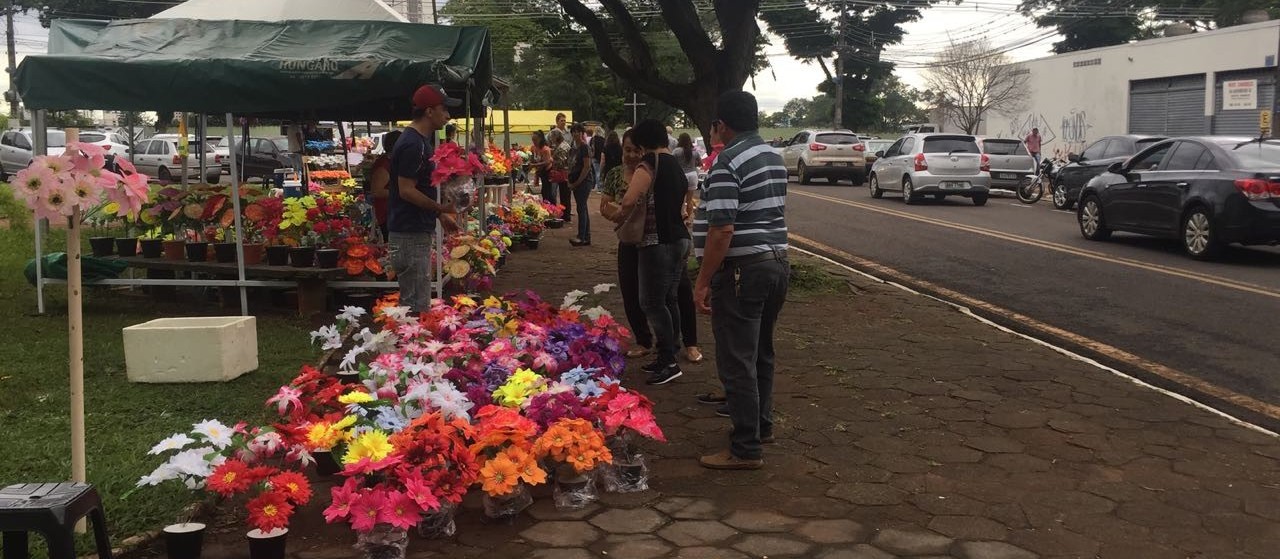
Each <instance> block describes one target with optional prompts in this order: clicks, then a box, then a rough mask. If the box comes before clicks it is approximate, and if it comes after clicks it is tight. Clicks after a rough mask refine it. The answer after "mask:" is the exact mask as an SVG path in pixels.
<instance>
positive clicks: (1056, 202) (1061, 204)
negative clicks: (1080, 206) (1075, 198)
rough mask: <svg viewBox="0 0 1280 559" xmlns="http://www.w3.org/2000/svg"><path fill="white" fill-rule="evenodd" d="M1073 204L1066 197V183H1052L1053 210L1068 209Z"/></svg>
mask: <svg viewBox="0 0 1280 559" xmlns="http://www.w3.org/2000/svg"><path fill="white" fill-rule="evenodd" d="M1074 205H1075V204H1073V203H1071V201H1070V200H1068V199H1067V185H1065V184H1062V183H1057V184H1055V185H1053V208H1054V209H1055V210H1069V209H1071V206H1074Z"/></svg>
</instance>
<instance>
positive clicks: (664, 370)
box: [618, 119, 691, 384]
mask: <svg viewBox="0 0 1280 559" xmlns="http://www.w3.org/2000/svg"><path fill="white" fill-rule="evenodd" d="M631 132H632V139H633V141H634V143H635V144H636V146H638V147H639V148H641V149H643V150H644V152H645V155H644V156H643V157H642V159H641V163H640V164H639V166H638V167H637V168H636V170H635V172H634V173H633V175H632V177H631V181H630V183H629V184H628V185H627V192H626V194H625V195H624V196H623V197H622V204H621V208H620V210H619V211H620V212H621V214H622V215H623V216H625V217H624V218H623V219H622V222H621V224H620V225H619V226H618V234H619V236H618V239H619V241H621V242H624V243H628V244H635V245H638V246H639V250H638V253H639V254H638V262H639V265H638V275H639V278H640V282H639V283H640V286H639V287H640V307H641V308H642V309H644V313H645V317H646V318H647V319H648V321H649V326H650V327H651V328H652V329H653V333H654V337H655V338H656V340H655V341H656V342H657V343H656V345H657V350H658V355H657V358H656V359H654V361H653V362H652V363H649V364H648V365H645V366H644V367H643V368H642V370H643V371H644V372H646V373H649V379H648V380H647V381H646V382H648V384H666V383H668V382H670V381H672V380H674V379H676V378H678V377H679V376H680V375H681V374H683V372H682V371H681V370H680V364H679V363H678V362H677V361H676V343H677V342H676V339H677V336H679V333H680V331H679V329H680V324H679V317H680V307H679V303H678V296H677V295H678V292H679V285H680V276H681V275H682V274H683V272H684V269H685V266H686V265H687V259H686V255H688V253H689V248H690V246H691V241H690V237H689V229H688V228H687V227H686V226H685V223H684V217H683V208H684V201H685V195H686V193H687V192H688V189H689V184H688V182H687V181H686V180H685V178H684V171H682V170H681V168H680V163H679V162H678V161H677V160H676V159H675V157H673V156H672V155H671V151H670V150H669V149H668V147H667V131H666V128H665V127H663V125H662V123H661V122H658V121H657V120H653V119H649V120H645V121H643V122H641V123H640V124H638V125H636V127H635V128H634V129H633V130H632V131H631ZM637 231H638V232H639V234H637Z"/></svg>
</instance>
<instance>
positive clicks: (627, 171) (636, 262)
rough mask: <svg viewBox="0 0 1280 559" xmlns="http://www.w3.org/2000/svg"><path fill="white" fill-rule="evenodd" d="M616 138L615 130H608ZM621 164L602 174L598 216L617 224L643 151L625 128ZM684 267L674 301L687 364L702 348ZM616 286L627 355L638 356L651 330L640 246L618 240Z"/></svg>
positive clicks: (649, 345) (648, 346)
mask: <svg viewBox="0 0 1280 559" xmlns="http://www.w3.org/2000/svg"><path fill="white" fill-rule="evenodd" d="M610 136H611V137H616V136H617V133H616V132H615V133H611V134H610ZM620 147H621V150H622V156H621V158H620V159H621V164H620V165H618V166H616V167H614V168H612V169H610V170H609V172H608V173H606V174H605V176H604V181H603V182H604V184H603V186H601V188H600V194H601V196H600V215H603V216H604V218H605V219H608V220H609V221H612V222H614V223H621V222H622V220H623V217H624V216H625V214H623V213H621V209H622V208H621V206H620V205H619V204H620V203H621V202H622V198H623V196H625V195H626V193H627V185H628V184H629V183H630V182H631V177H632V176H633V175H634V174H635V169H636V167H637V166H638V165H639V164H640V157H641V156H642V155H643V154H644V152H643V150H641V149H640V148H639V147H637V146H636V144H635V142H634V140H633V139H632V138H631V131H630V130H628V131H627V132H626V133H624V134H623V135H622V141H621V143H620ZM688 269H689V268H688V266H685V269H684V272H682V273H681V275H680V286H679V288H678V289H679V292H678V293H677V297H678V299H677V301H676V304H677V305H679V307H680V337H681V339H682V341H683V343H684V351H683V355H682V357H683V358H684V359H685V361H688V362H690V363H701V362H702V360H703V356H702V350H701V349H699V348H698V311H697V309H696V308H694V305H693V282H692V281H690V280H689V272H688ZM618 289H619V291H621V292H622V308H623V310H624V311H625V313H626V315H627V324H628V325H630V326H631V335H632V337H633V338H634V339H635V342H636V347H634V348H632V349H631V350H629V351H628V352H627V357H628V358H633V359H634V358H639V357H644V356H646V355H649V354H650V353H652V352H653V331H652V330H650V329H649V322H648V319H647V318H646V317H645V315H644V309H643V308H641V307H640V248H639V247H638V246H636V245H631V244H625V243H618Z"/></svg>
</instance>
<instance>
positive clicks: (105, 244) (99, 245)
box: [89, 237, 116, 258]
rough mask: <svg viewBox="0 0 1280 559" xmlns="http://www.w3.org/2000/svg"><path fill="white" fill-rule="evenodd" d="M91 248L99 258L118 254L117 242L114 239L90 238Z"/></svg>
mask: <svg viewBox="0 0 1280 559" xmlns="http://www.w3.org/2000/svg"><path fill="white" fill-rule="evenodd" d="M89 247H90V248H91V249H92V250H93V255H94V256H96V257H98V258H102V257H104V256H111V255H113V254H115V253H116V240H115V239H114V238H112V237H89Z"/></svg>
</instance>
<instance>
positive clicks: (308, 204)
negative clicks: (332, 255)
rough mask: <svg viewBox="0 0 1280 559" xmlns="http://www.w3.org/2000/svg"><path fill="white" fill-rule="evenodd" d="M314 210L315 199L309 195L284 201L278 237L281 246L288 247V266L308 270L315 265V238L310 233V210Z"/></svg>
mask: <svg viewBox="0 0 1280 559" xmlns="http://www.w3.org/2000/svg"><path fill="white" fill-rule="evenodd" d="M315 209H316V198H315V196H312V195H310V194H308V195H306V196H299V197H297V198H287V199H285V200H284V208H283V211H282V213H281V219H280V237H281V238H282V240H283V244H285V245H287V246H288V247H289V249H288V252H289V265H290V266H293V267H295V268H309V267H311V266H314V265H315V259H316V249H315V245H314V242H315V237H314V236H312V235H311V234H310V233H311V221H310V220H311V215H312V213H313V212H312V210H315Z"/></svg>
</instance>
